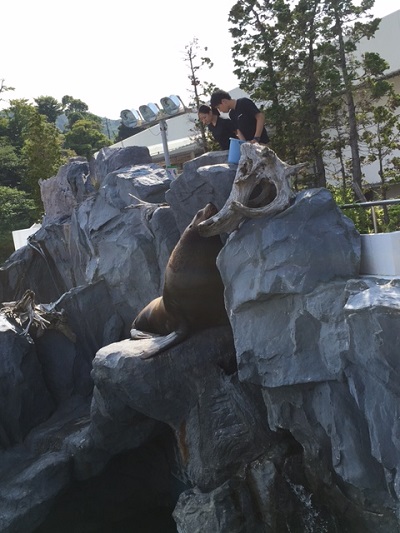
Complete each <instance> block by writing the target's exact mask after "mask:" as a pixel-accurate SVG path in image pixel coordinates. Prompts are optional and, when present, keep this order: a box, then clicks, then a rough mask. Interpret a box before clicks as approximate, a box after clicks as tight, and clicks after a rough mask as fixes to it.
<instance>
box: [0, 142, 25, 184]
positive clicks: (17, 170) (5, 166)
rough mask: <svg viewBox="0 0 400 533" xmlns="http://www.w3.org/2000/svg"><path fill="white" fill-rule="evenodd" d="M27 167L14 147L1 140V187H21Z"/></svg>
mask: <svg viewBox="0 0 400 533" xmlns="http://www.w3.org/2000/svg"><path fill="white" fill-rule="evenodd" d="M24 171H25V167H24V165H23V163H22V161H21V158H20V157H19V156H18V153H17V150H16V149H15V147H14V146H12V145H11V144H9V143H7V139H4V138H3V139H1V138H0V185H2V186H10V187H19V186H20V185H21V181H22V178H23V175H24Z"/></svg>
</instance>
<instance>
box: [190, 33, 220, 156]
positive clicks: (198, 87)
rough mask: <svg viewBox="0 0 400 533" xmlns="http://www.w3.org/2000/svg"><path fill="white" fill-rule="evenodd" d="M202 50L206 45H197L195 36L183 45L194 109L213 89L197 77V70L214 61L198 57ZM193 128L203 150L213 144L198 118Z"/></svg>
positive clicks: (208, 148)
mask: <svg viewBox="0 0 400 533" xmlns="http://www.w3.org/2000/svg"><path fill="white" fill-rule="evenodd" d="M203 52H207V47H205V48H203V49H202V48H201V47H200V45H199V40H198V39H197V38H196V37H195V38H194V39H193V40H192V41H191V42H190V43H189V44H188V45H186V46H185V57H184V61H185V62H187V63H188V66H189V71H190V74H189V76H188V78H189V80H190V84H191V86H192V90H191V93H192V94H191V101H190V103H189V105H190V106H191V107H194V108H195V109H199V107H200V106H201V104H204V103H205V101H206V100H208V99H209V98H210V96H211V93H212V91H213V90H214V89H215V85H213V84H212V83H208V82H201V81H200V79H199V77H198V71H199V70H200V69H201V68H202V67H204V66H207V67H208V68H212V67H213V66H214V63H213V62H212V61H211V59H210V58H209V57H206V56H200V57H198V54H199V53H203ZM195 130H198V131H199V132H200V136H201V144H202V146H203V149H204V151H205V152H206V151H208V150H210V149H211V148H212V147H213V146H215V143H214V142H213V141H212V139H211V137H210V136H209V135H208V131H207V129H206V127H205V126H204V124H203V123H202V122H200V121H199V120H196V122H195Z"/></svg>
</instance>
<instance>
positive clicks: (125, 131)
mask: <svg viewBox="0 0 400 533" xmlns="http://www.w3.org/2000/svg"><path fill="white" fill-rule="evenodd" d="M144 129H145V128H144V127H138V128H128V127H127V126H125V124H123V123H122V122H121V124H120V125H119V126H118V133H117V136H116V137H115V140H114V142H116V143H117V142H120V141H123V140H124V139H127V138H128V137H132V135H136V133H139V132H140V131H143V130H144Z"/></svg>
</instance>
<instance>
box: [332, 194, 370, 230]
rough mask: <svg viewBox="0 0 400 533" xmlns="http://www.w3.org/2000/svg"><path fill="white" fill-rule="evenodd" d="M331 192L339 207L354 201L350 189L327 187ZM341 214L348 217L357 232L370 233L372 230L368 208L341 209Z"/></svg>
mask: <svg viewBox="0 0 400 533" xmlns="http://www.w3.org/2000/svg"><path fill="white" fill-rule="evenodd" d="M327 188H328V189H329V191H330V192H331V194H332V196H333V199H334V200H335V202H336V203H337V205H338V206H339V207H340V206H342V205H345V204H353V203H355V200H356V199H355V197H354V193H353V191H352V190H351V189H343V188H339V187H332V186H328V187H327ZM342 211H343V214H344V215H346V216H347V217H348V218H350V219H351V220H352V221H353V222H354V225H355V227H356V228H357V230H358V232H359V233H370V232H371V231H372V218H371V214H370V212H369V210H367V209H365V208H363V207H354V208H346V209H343V210H342Z"/></svg>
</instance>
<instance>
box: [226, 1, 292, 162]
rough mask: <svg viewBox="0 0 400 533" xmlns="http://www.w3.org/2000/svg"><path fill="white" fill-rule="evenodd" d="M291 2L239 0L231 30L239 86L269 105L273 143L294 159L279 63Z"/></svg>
mask: <svg viewBox="0 0 400 533" xmlns="http://www.w3.org/2000/svg"><path fill="white" fill-rule="evenodd" d="M290 17H291V15H290V9H289V5H288V4H287V3H285V1H284V0H261V1H258V0H239V1H238V2H237V3H236V4H235V5H234V6H233V7H232V9H231V11H230V13H229V21H230V22H231V23H232V24H233V26H232V27H231V28H230V32H231V34H232V37H233V41H234V45H233V47H232V52H233V60H234V65H235V67H236V68H235V70H234V73H235V74H236V75H237V76H238V78H239V80H240V84H239V85H240V87H241V88H242V89H244V90H245V91H247V92H248V93H249V94H250V96H251V97H252V98H254V99H255V100H256V101H257V102H263V103H264V104H263V105H262V107H263V108H264V107H267V112H266V120H267V124H268V129H270V130H273V131H274V135H273V139H272V141H271V144H272V146H273V148H274V149H275V150H276V151H277V152H279V153H280V157H284V158H287V159H292V158H291V157H289V154H288V153H287V149H286V148H287V146H291V147H293V146H294V145H293V143H290V142H287V134H289V135H290V134H291V133H292V132H293V129H290V128H289V129H287V128H286V126H285V124H286V123H287V119H288V115H287V109H288V107H290V105H291V104H290V102H289V100H288V102H287V103H286V104H283V103H282V102H281V96H282V94H281V92H280V89H279V87H280V84H281V83H282V81H283V79H284V77H283V76H284V72H285V71H284V70H282V68H281V67H280V65H279V56H280V44H281V36H282V35H283V34H284V32H285V31H286V29H285V27H286V24H287V23H288V21H289V20H290Z"/></svg>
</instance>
